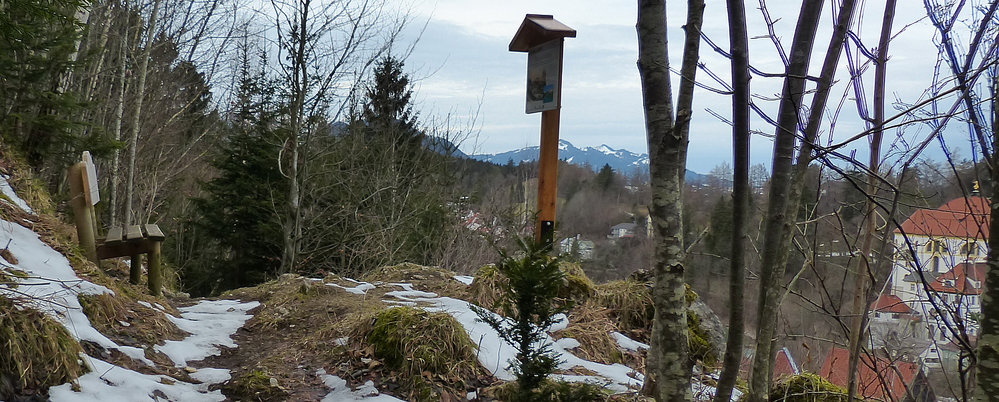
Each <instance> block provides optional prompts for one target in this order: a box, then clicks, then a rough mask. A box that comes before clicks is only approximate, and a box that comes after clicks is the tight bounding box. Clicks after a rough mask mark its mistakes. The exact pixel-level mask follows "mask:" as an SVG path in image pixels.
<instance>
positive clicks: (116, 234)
mask: <svg viewBox="0 0 999 402" xmlns="http://www.w3.org/2000/svg"><path fill="white" fill-rule="evenodd" d="M121 235H122V230H121V226H115V227H113V228H110V229H108V237H107V238H106V239H104V244H114V243H120V242H121Z"/></svg>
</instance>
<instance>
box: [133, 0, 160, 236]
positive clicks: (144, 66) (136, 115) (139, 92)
mask: <svg viewBox="0 0 999 402" xmlns="http://www.w3.org/2000/svg"><path fill="white" fill-rule="evenodd" d="M161 1H162V0H155V1H154V2H153V12H152V14H150V16H149V25H148V27H147V28H146V46H145V48H144V49H142V60H140V61H139V71H138V75H139V77H138V84H137V85H136V89H135V93H136V95H135V98H136V99H135V111H134V112H133V114H132V136H131V137H130V138H129V141H128V175H127V179H126V185H125V206H124V207H125V216H124V222H125V224H126V225H128V224H131V223H132V219H133V216H132V196H133V193H134V192H135V187H134V185H135V150H136V146H137V145H138V142H139V129H140V127H141V125H142V119H141V117H142V98H144V95H145V94H144V92H145V91H146V76H147V75H148V73H149V54H150V52H151V51H152V48H153V40H154V39H155V38H156V17H157V15H158V14H159V12H160V2H161Z"/></svg>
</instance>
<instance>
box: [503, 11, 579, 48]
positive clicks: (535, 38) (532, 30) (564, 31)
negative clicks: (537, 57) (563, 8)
mask: <svg viewBox="0 0 999 402" xmlns="http://www.w3.org/2000/svg"><path fill="white" fill-rule="evenodd" d="M575 37H576V30H575V29H572V28H569V27H568V26H567V25H565V24H563V23H561V22H558V20H556V19H555V18H554V17H553V16H551V15H547V14H527V15H526V16H524V22H522V23H520V28H518V29H517V34H516V35H514V36H513V40H511V41H510V51H511V52H526V51H529V50H531V48H532V47H535V46H537V45H540V44H542V43H545V42H548V41H550V40H553V39H559V38H575Z"/></svg>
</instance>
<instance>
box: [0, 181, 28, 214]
mask: <svg viewBox="0 0 999 402" xmlns="http://www.w3.org/2000/svg"><path fill="white" fill-rule="evenodd" d="M9 180H10V177H9V176H7V175H2V174H0V192H3V195H6V196H7V198H10V200H11V201H12V202H13V203H14V205H15V206H17V207H18V208H21V209H22V210H23V211H24V212H27V213H29V214H34V213H35V211H32V210H31V207H29V206H28V203H26V202H24V200H22V199H21V197H18V196H17V193H15V192H14V188H12V187H11V186H10V182H9Z"/></svg>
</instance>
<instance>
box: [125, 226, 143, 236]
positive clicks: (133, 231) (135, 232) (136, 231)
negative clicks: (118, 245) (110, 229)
mask: <svg viewBox="0 0 999 402" xmlns="http://www.w3.org/2000/svg"><path fill="white" fill-rule="evenodd" d="M141 238H142V228H141V227H139V225H129V226H128V228H127V229H125V239H126V240H136V239H141Z"/></svg>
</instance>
